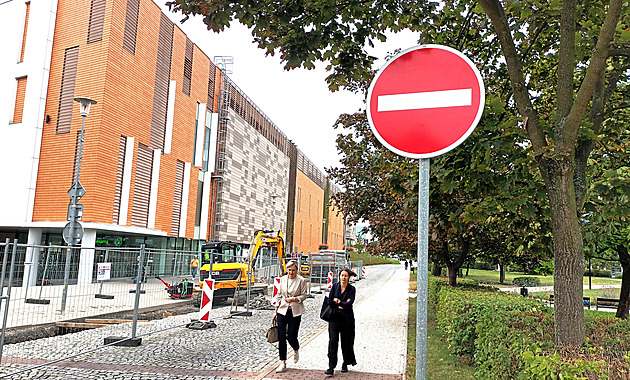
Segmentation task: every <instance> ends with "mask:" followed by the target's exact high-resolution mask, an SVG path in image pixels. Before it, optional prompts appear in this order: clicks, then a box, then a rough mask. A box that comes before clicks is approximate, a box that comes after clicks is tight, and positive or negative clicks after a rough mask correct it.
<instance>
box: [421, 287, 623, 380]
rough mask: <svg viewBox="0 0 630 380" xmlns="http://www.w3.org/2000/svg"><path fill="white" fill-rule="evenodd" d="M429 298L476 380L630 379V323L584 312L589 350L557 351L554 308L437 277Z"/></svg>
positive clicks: (453, 346) (441, 325)
mask: <svg viewBox="0 0 630 380" xmlns="http://www.w3.org/2000/svg"><path fill="white" fill-rule="evenodd" d="M473 289H479V290H473ZM428 296H429V303H430V305H431V307H435V308H437V312H436V316H437V324H438V327H439V328H440V330H441V331H442V332H443V333H444V336H445V337H446V339H447V341H448V343H449V347H450V350H451V352H452V353H453V354H455V355H459V356H460V357H461V358H462V359H463V360H466V361H472V362H474V365H475V366H476V367H477V373H476V378H479V379H506V380H507V379H520V380H530V379H531V380H533V379H536V380H537V379H558V378H561V379H562V378H564V379H568V378H584V379H627V375H628V373H630V365H629V359H630V355H628V352H630V321H628V320H620V319H617V318H613V317H611V316H609V315H608V314H601V313H597V312H591V311H585V327H586V335H587V342H586V345H585V346H584V347H579V348H556V347H555V346H554V344H553V331H554V322H553V309H552V308H550V307H548V306H546V305H545V304H543V303H541V302H539V301H536V300H533V299H528V298H523V297H521V296H518V295H514V294H505V293H502V292H496V291H494V292H490V291H485V288H482V287H478V286H474V285H460V286H457V287H450V286H448V284H447V283H446V282H445V281H443V280H439V279H435V278H430V279H429V294H428ZM624 376H626V377H624Z"/></svg>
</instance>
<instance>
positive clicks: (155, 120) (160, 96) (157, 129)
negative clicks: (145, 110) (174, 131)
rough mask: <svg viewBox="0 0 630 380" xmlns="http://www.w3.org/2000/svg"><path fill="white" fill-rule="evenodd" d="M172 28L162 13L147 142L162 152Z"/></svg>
mask: <svg viewBox="0 0 630 380" xmlns="http://www.w3.org/2000/svg"><path fill="white" fill-rule="evenodd" d="M173 28H174V25H173V22H171V20H169V18H168V17H167V16H166V15H165V14H164V13H162V17H161V19H160V34H159V38H158V52H157V65H156V69H155V86H154V91H153V114H152V116H151V137H150V142H149V145H150V146H151V148H154V149H162V150H164V135H165V133H166V116H167V115H166V113H167V112H166V111H167V108H168V87H169V78H170V75H171V59H172V50H173Z"/></svg>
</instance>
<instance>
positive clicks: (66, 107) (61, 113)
mask: <svg viewBox="0 0 630 380" xmlns="http://www.w3.org/2000/svg"><path fill="white" fill-rule="evenodd" d="M78 62H79V47H78V46H75V47H71V48H68V49H66V51H65V53H64V58H63V72H62V74H61V89H60V91H59V110H58V112H57V129H56V133H68V132H70V124H71V122H72V109H73V108H74V107H73V105H74V104H73V103H74V85H75V82H76V79H77V64H78Z"/></svg>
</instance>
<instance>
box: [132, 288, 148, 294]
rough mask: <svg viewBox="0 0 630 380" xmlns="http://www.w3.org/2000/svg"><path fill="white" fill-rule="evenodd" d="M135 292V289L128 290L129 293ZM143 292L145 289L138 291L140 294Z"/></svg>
mask: <svg viewBox="0 0 630 380" xmlns="http://www.w3.org/2000/svg"><path fill="white" fill-rule="evenodd" d="M135 292H136V289H131V290H130V291H129V293H135ZM144 293H146V291H145V290H141V291H140V294H144Z"/></svg>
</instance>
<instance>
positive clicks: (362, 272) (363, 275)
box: [361, 267, 365, 278]
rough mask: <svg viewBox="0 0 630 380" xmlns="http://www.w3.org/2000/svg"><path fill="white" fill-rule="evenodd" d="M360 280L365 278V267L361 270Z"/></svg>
mask: <svg viewBox="0 0 630 380" xmlns="http://www.w3.org/2000/svg"><path fill="white" fill-rule="evenodd" d="M361 278H365V267H363V269H362V270H361Z"/></svg>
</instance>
